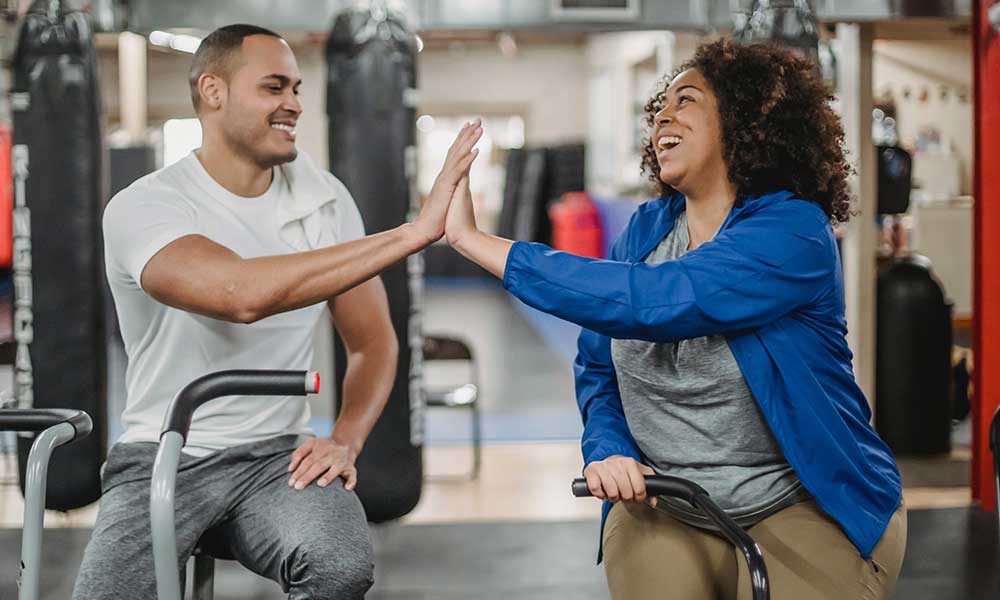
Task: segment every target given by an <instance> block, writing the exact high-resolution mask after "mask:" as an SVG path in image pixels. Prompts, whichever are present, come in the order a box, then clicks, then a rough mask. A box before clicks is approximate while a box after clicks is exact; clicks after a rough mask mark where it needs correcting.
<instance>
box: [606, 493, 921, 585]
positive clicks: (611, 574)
mask: <svg viewBox="0 0 1000 600" xmlns="http://www.w3.org/2000/svg"><path fill="white" fill-rule="evenodd" d="M749 532H750V535H751V536H752V537H753V538H754V540H755V541H756V542H757V544H758V545H759V546H760V547H761V549H762V550H763V551H764V560H765V562H766V563H767V573H768V576H769V579H770V582H771V598H772V599H773V600H793V599H794V600H813V599H815V600H820V599H822V600H827V599H829V600H834V599H836V600H847V599H851V600H854V599H863V600H880V599H883V598H888V597H889V594H890V593H891V592H892V588H893V586H894V585H895V583H896V578H897V577H898V576H899V568H900V565H901V564H902V563H903V550H904V548H905V547H906V508H905V507H904V506H903V505H902V504H900V506H899V508H898V509H896V512H895V513H894V514H893V515H892V518H891V519H890V521H889V525H888V527H886V530H885V533H884V534H883V535H882V539H881V540H880V541H879V543H878V545H877V546H875V550H874V551H873V552H872V556H871V558H869V559H867V560H865V559H864V558H862V557H861V555H860V554H859V553H858V549H857V548H856V547H855V546H854V544H852V543H851V541H850V540H849V539H847V536H846V535H845V534H844V532H843V530H842V529H841V528H840V527H839V526H838V525H837V524H836V523H835V522H834V521H833V520H832V519H831V518H830V517H828V516H827V515H826V514H825V513H824V512H823V511H822V510H820V508H819V506H818V505H817V504H816V503H815V502H814V501H809V502H800V503H799V504H795V505H792V506H790V507H788V508H786V509H784V510H781V511H779V512H777V513H775V514H773V515H771V516H770V517H768V518H766V519H764V520H763V521H761V522H760V523H758V524H757V525H755V526H753V527H752V528H750V530H749ZM604 565H605V571H606V572H607V576H608V588H609V589H610V591H611V597H612V599H613V600H644V599H647V598H648V599H651V600H652V599H659V598H672V599H674V600H733V599H736V600H745V599H746V600H748V599H749V598H750V597H751V596H750V591H751V590H750V581H749V574H748V571H747V566H746V562H745V561H744V559H743V555H742V554H740V553H739V552H738V551H737V550H736V549H735V548H734V547H733V546H732V544H730V543H729V541H728V540H726V539H725V538H723V537H720V536H719V535H716V534H714V533H711V532H707V531H703V530H700V529H697V528H695V527H691V526H689V525H685V524H684V523H681V522H680V521H677V520H676V519H674V518H672V517H670V516H669V515H667V514H666V513H664V512H662V511H659V510H655V509H652V508H649V507H648V506H646V505H629V506H627V507H626V505H625V504H623V503H621V502H619V503H617V504H615V506H614V507H612V509H611V514H610V515H608V521H607V523H606V525H605V527H604Z"/></svg>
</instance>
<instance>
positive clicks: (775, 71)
mask: <svg viewBox="0 0 1000 600" xmlns="http://www.w3.org/2000/svg"><path fill="white" fill-rule="evenodd" d="M688 69H696V70H697V71H698V72H699V73H701V75H702V76H703V77H704V78H705V80H706V81H708V84H709V85H710V86H711V88H712V91H713V92H714V93H715V96H716V98H717V99H718V106H719V120H720V124H721V127H722V149H723V150H722V155H723V159H724V160H725V162H726V166H727V169H728V172H729V178H730V180H731V181H732V182H733V184H734V185H735V186H736V191H737V195H738V196H759V195H761V194H765V193H768V192H774V191H777V190H789V191H791V192H793V193H794V194H796V195H797V196H798V197H800V198H802V199H803V200H811V201H813V202H815V203H817V204H819V205H820V206H821V207H822V208H823V211H824V212H825V213H826V214H827V216H828V217H829V218H830V221H831V222H832V223H833V224H835V225H836V224H838V223H843V222H846V221H847V220H848V219H849V218H850V216H851V197H850V193H849V191H848V186H847V177H848V176H849V175H850V174H851V173H852V171H853V170H852V168H851V166H850V164H849V163H848V162H847V158H846V157H845V156H844V149H843V143H844V130H843V128H842V127H841V124H840V119H839V117H838V116H837V114H836V113H835V112H834V111H833V108H832V107H831V106H830V101H831V100H832V99H833V96H832V95H831V93H830V91H829V89H828V88H827V87H826V85H825V84H824V83H823V82H822V81H821V80H820V78H819V77H818V76H817V74H816V72H815V70H814V69H815V67H814V65H813V64H812V63H811V62H809V61H808V60H806V59H804V58H801V57H799V56H798V55H796V54H794V53H792V52H791V51H789V50H786V49H783V48H780V47H778V46H775V45H772V44H750V45H745V44H740V43H737V42H734V41H732V40H728V39H721V40H718V41H715V42H710V43H707V44H703V45H701V46H700V47H699V48H698V49H697V51H696V52H695V54H694V57H693V58H691V60H689V61H687V62H686V63H684V64H683V65H681V66H680V68H678V69H677V71H676V72H675V73H674V74H673V75H672V76H671V77H670V78H669V79H666V80H664V81H663V82H662V87H661V89H660V91H659V92H658V93H657V94H656V95H655V96H653V97H652V98H650V100H649V101H648V102H647V103H646V106H645V111H646V126H647V128H648V135H649V137H647V138H646V139H645V144H646V147H645V148H644V150H643V157H642V170H643V172H645V173H647V174H648V175H649V179H650V181H652V182H653V185H654V186H656V188H657V190H658V191H659V192H660V193H661V194H662V195H668V194H670V193H671V192H673V188H671V187H670V186H669V185H667V184H665V183H663V182H662V181H660V163H659V162H658V161H657V159H656V149H655V147H654V145H653V140H652V139H651V138H652V129H653V125H654V116H655V115H656V113H657V112H659V111H660V109H662V108H663V106H664V104H665V102H666V98H665V97H664V96H665V91H666V88H667V85H669V83H670V81H672V80H673V78H674V77H675V76H676V75H677V74H679V73H681V72H682V71H686V70H688Z"/></svg>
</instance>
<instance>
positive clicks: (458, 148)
mask: <svg viewBox="0 0 1000 600" xmlns="http://www.w3.org/2000/svg"><path fill="white" fill-rule="evenodd" d="M479 125H480V120H479V119H476V120H475V121H472V122H471V123H468V122H467V123H465V125H463V126H462V129H461V130H459V132H458V135H456V136H455V141H453V142H452V143H451V146H450V147H449V148H448V152H447V154H445V163H446V164H447V163H448V160H449V159H451V158H452V157H454V156H455V155H456V154H461V152H462V147H463V146H465V145H466V144H467V143H468V140H469V138H470V137H471V136H472V135H474V132H475V131H476V130H477V129H479V130H480V133H481V132H482V129H481V127H480V126H479Z"/></svg>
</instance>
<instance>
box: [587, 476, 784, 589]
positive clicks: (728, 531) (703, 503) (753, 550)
mask: <svg viewBox="0 0 1000 600" xmlns="http://www.w3.org/2000/svg"><path fill="white" fill-rule="evenodd" d="M645 479H646V493H647V494H648V495H650V496H670V497H672V498H680V499H682V500H685V501H686V502H687V503H688V504H690V505H692V506H694V507H695V508H698V509H700V510H701V511H702V512H704V513H705V515H706V516H707V517H708V518H709V519H710V520H711V521H712V522H713V523H715V525H716V527H718V528H719V531H721V532H722V534H723V535H724V536H726V538H728V539H729V541H730V542H731V543H732V544H733V545H734V546H736V547H737V548H739V550H740V552H742V553H743V557H744V558H745V559H746V561H747V567H748V568H749V569H750V584H751V586H753V595H752V597H753V600H768V599H769V598H770V597H771V589H770V588H771V586H770V583H769V582H768V578H767V566H766V565H765V564H764V554H763V552H761V550H760V546H758V545H757V542H755V541H753V538H752V537H750V534H748V533H747V532H746V531H744V530H743V528H742V527H740V526H739V524H738V523H736V521H734V520H733V518H732V517H730V516H729V515H727V514H726V512H725V511H724V510H722V508H720V507H719V505H718V504H716V503H715V501H714V500H712V498H711V497H709V495H708V492H707V491H705V488H703V487H701V486H700V485H698V484H696V483H694V482H692V481H688V480H686V479H681V478H679V477H670V476H668V475H647V476H646V477H645ZM573 495H574V496H577V497H578V498H583V497H587V496H592V495H593V494H592V493H591V492H590V488H589V487H588V486H587V480H586V479H574V480H573Z"/></svg>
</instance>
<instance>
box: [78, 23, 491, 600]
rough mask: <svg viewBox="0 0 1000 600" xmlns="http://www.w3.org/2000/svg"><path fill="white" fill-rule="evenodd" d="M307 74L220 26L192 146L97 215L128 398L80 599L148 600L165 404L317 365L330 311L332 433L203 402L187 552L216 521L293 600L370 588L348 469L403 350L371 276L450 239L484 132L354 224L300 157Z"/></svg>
mask: <svg viewBox="0 0 1000 600" xmlns="http://www.w3.org/2000/svg"><path fill="white" fill-rule="evenodd" d="M300 83H301V76H300V74H299V70H298V66H297V64H296V61H295V57H294V55H293V54H292V51H291V49H290V48H289V47H288V45H287V43H286V42H285V41H284V40H283V39H282V38H281V37H280V36H278V35H277V34H275V33H273V32H271V31H268V30H266V29H262V28H259V27H254V26H249V25H232V26H228V27H223V28H221V29H218V30H216V31H215V32H213V33H211V34H210V35H209V36H208V37H207V38H205V40H204V41H203V42H202V44H201V46H200V47H199V49H198V51H197V52H196V53H195V55H194V59H193V61H192V66H191V77H190V85H191V97H192V100H193V102H194V106H195V110H196V112H197V113H198V118H199V119H200V120H201V123H202V129H203V132H204V133H203V136H204V137H203V141H202V146H201V148H199V149H198V150H196V151H195V152H194V153H192V154H191V155H189V156H188V157H186V158H185V159H183V160H181V161H179V162H178V163H175V164H174V165H171V166H169V167H166V168H164V169H161V170H160V171H157V172H155V173H153V174H151V175H148V176H146V177H144V178H142V179H140V180H138V181H137V182H135V183H134V184H132V185H131V186H130V187H128V188H127V189H125V190H123V191H122V192H121V193H120V194H118V195H117V196H116V197H115V198H114V199H112V201H111V202H110V203H109V204H108V207H107V209H106V210H105V214H104V233H105V244H106V263H107V275H108V281H109V282H110V285H111V290H112V293H113V296H114V300H115V305H116V307H117V309H118V318H119V321H120V325H121V331H122V337H123V339H124V341H125V350H126V353H127V355H128V369H127V372H126V386H127V391H128V399H127V403H126V408H125V411H124V414H123V416H122V421H123V424H124V427H125V432H124V434H123V435H122V437H121V439H119V440H118V443H116V444H115V446H114V447H113V448H112V449H111V451H110V453H109V455H108V461H107V463H106V465H105V467H104V471H103V479H102V482H103V496H102V498H101V503H100V511H99V515H98V518H97V524H96V526H95V529H94V533H93V536H92V538H91V540H90V543H89V544H88V546H87V550H86V552H85V555H84V559H83V564H82V566H81V570H80V575H79V577H78V579H77V582H76V589H75V590H74V594H73V597H74V598H75V599H77V600H95V599H102V598H107V599H111V598H114V599H117V600H121V599H132V598H135V599H137V600H139V599H142V600H148V599H149V598H154V597H155V595H156V594H155V578H154V573H153V561H152V551H151V543H150V530H149V483H150V481H149V478H150V473H151V468H152V463H153V458H154V455H155V450H156V444H155V442H156V441H157V439H158V436H159V429H160V426H161V424H162V421H163V416H164V413H165V412H166V407H167V405H168V403H169V402H170V400H171V399H172V398H173V396H174V395H175V394H176V393H177V392H178V390H180V389H181V388H182V387H183V386H184V385H185V384H187V383H188V382H190V381H191V380H193V379H195V378H196V377H198V376H200V375H203V374H205V373H208V372H211V371H218V370H222V369H233V368H268V369H308V368H309V367H310V366H311V362H312V347H313V333H314V330H315V327H316V325H317V323H318V320H319V319H320V318H321V316H322V314H323V313H324V306H325V307H326V309H327V310H329V312H330V315H331V316H332V318H333V321H334V324H335V326H336V328H337V330H338V331H339V332H340V334H341V336H342V337H343V339H344V344H345V346H346V348H347V364H348V366H347V374H346V376H345V380H344V389H343V393H342V409H341V413H340V416H339V418H338V419H337V422H336V425H335V427H334V431H333V434H332V436H331V437H330V438H326V439H319V438H310V437H308V435H309V433H310V432H309V430H308V428H307V426H306V421H307V419H308V410H307V405H306V403H305V400H304V399H303V398H297V397H296V398H273V397H272V398H260V397H241V396H236V397H227V398H222V399H218V400H214V401H212V402H210V403H208V404H206V405H205V406H203V407H202V408H200V409H199V410H198V411H196V412H195V414H194V419H193V423H192V426H191V431H190V435H189V437H188V446H187V447H185V453H184V455H183V456H182V459H181V464H180V467H179V472H178V476H177V492H176V498H175V507H176V514H177V518H176V523H177V532H178V551H179V554H180V556H179V558H180V559H181V561H182V562H181V564H182V565H183V564H184V561H186V559H187V557H188V556H189V555H190V553H191V551H192V549H193V547H194V545H195V544H196V542H197V540H198V539H199V538H200V537H201V535H202V534H203V533H204V532H205V531H207V530H209V529H211V530H213V533H216V534H217V537H218V538H219V539H221V540H222V541H223V543H224V544H225V545H226V546H227V547H228V550H229V551H230V552H232V553H233V555H234V556H235V557H236V558H237V559H238V560H239V561H240V562H241V563H243V564H244V565H245V566H247V567H248V568H249V569H251V570H253V571H254V572H256V573H259V574H261V575H263V576H265V577H268V578H270V579H272V580H275V581H277V582H278V583H279V584H280V585H281V587H282V589H283V590H285V591H286V592H287V593H288V594H289V598H296V599H298V598H338V599H339V598H361V597H363V596H364V593H365V591H366V590H367V589H368V588H369V587H370V586H371V583H372V572H373V568H372V564H371V541H370V539H369V536H368V528H367V524H366V521H365V515H364V512H363V510H362V507H361V504H360V502H359V501H358V499H357V496H356V495H355V494H354V493H353V491H352V490H353V488H354V485H355V481H356V478H357V473H356V470H355V467H354V462H355V459H356V457H357V456H358V453H359V452H360V451H361V448H362V446H363V444H364V441H365V439H366V437H367V436H368V434H369V432H370V431H371V428H372V426H373V425H374V423H375V420H376V419H377V418H378V416H379V414H380V412H381V410H382V408H383V406H384V404H385V402H386V399H387V397H388V394H389V392H390V389H391V387H392V381H393V378H394V374H395V368H396V357H397V341H396V337H395V334H394V332H393V328H392V324H391V322H390V319H389V311H388V306H387V302H386V295H385V290H384V288H383V286H382V284H381V282H380V280H379V279H378V278H377V277H376V275H377V274H378V273H379V272H380V271H381V270H383V269H385V268H386V267H388V266H390V265H391V264H393V263H395V262H397V261H399V260H400V259H402V258H403V257H405V256H406V255H408V254H410V253H413V252H416V251H419V250H420V249H422V248H424V247H425V246H427V245H428V244H430V243H432V242H434V241H436V240H437V239H439V238H440V237H441V236H442V234H443V232H444V220H445V215H446V213H447V207H448V204H449V202H450V199H451V195H452V193H453V192H454V190H455V186H456V184H457V182H458V180H459V179H460V178H461V177H462V176H463V175H464V174H466V173H467V172H468V169H469V167H470V165H471V164H472V161H473V160H474V158H475V156H476V152H475V151H473V150H472V146H473V145H474V144H475V142H476V141H477V140H478V138H479V136H480V135H481V133H482V130H481V128H480V127H479V125H478V123H475V124H470V125H469V126H467V127H465V128H464V129H463V131H462V132H461V133H460V134H459V136H458V138H457V139H456V142H455V144H454V145H453V146H452V149H451V150H450V151H449V154H448V157H447V158H446V160H445V165H444V167H443V169H442V171H441V174H440V175H439V176H438V179H437V181H436V182H435V185H434V188H433V189H432V191H431V193H430V196H429V198H428V200H427V202H426V203H425V205H424V207H423V209H422V210H421V212H420V215H419V216H418V218H417V219H416V220H415V221H414V222H413V223H412V224H404V225H402V226H400V227H397V228H396V229H393V230H390V231H386V232H383V233H379V234H376V235H372V236H368V237H363V236H364V229H363V225H362V222H361V217H360V214H359V213H358V209H357V206H356V205H355V204H354V201H353V200H352V198H351V196H350V194H349V193H348V191H347V190H346V188H344V186H343V185H342V184H341V183H340V182H339V181H337V180H336V179H335V178H334V177H333V176H331V175H330V174H329V173H327V172H325V171H323V170H321V169H318V168H317V167H316V166H315V165H314V164H313V163H312V162H311V161H310V160H309V158H308V157H307V156H305V155H301V156H299V155H297V152H296V149H295V126H296V123H297V120H298V118H299V115H300V114H301V112H302V107H301V106H300V104H299V102H298V99H297V97H296V95H297V92H298V88H299V85H300ZM345 151H349V149H347V150H345Z"/></svg>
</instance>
